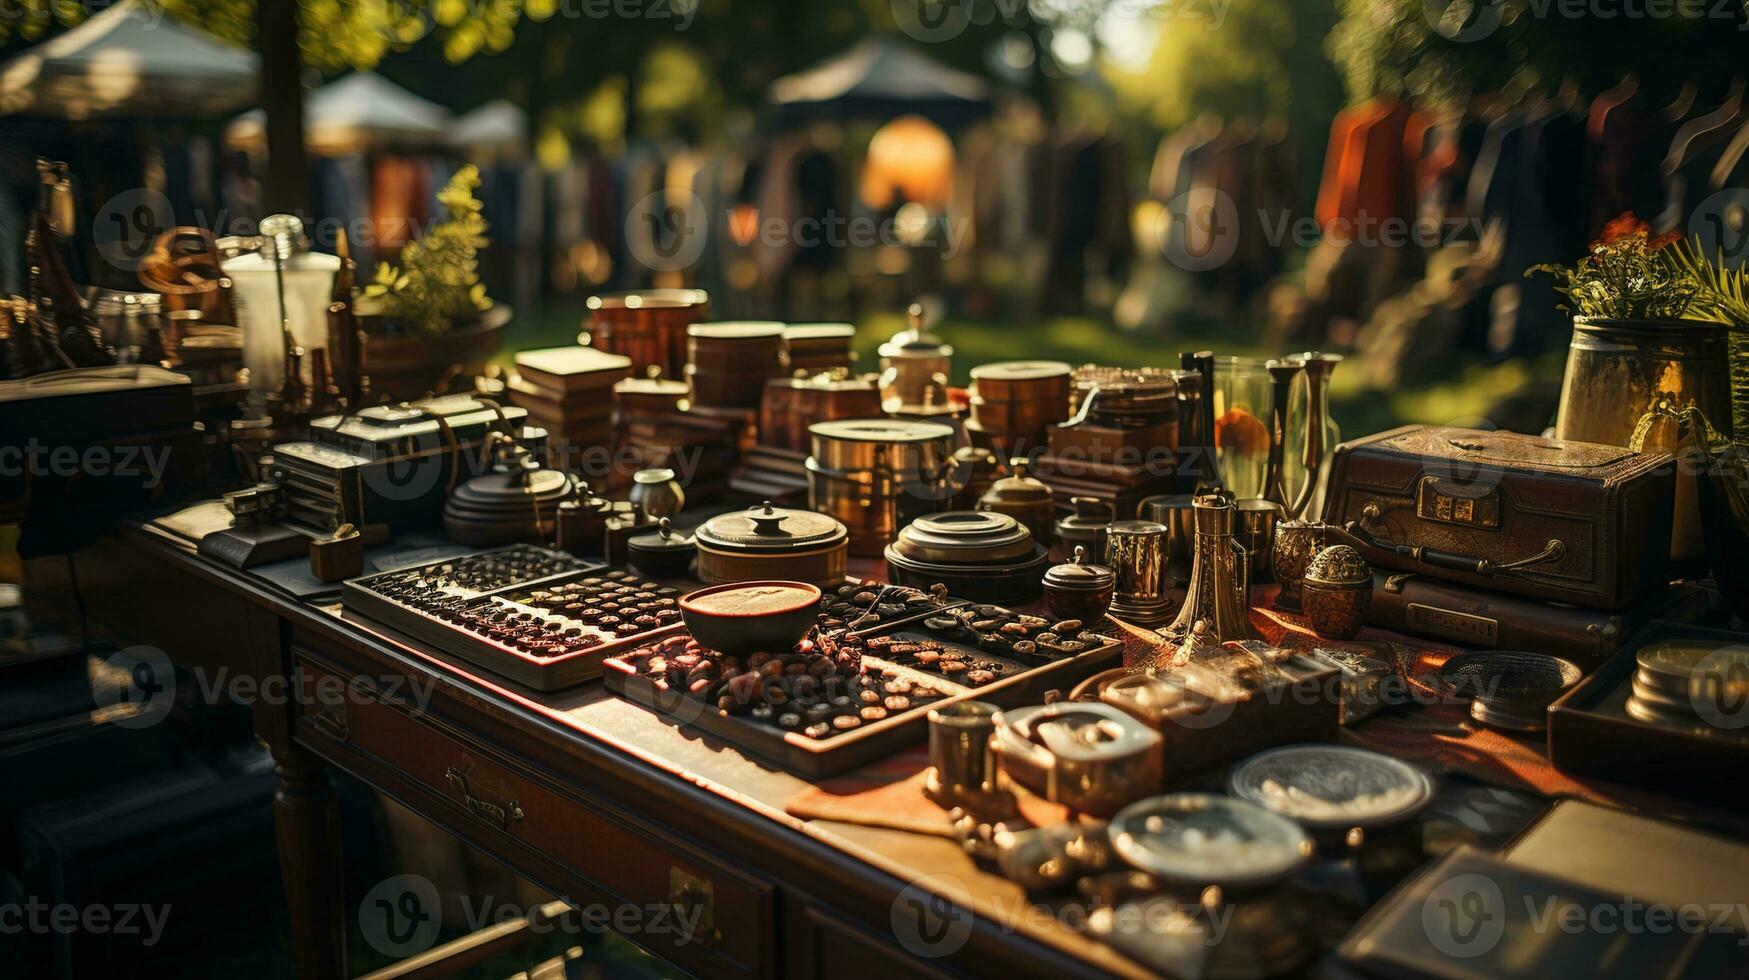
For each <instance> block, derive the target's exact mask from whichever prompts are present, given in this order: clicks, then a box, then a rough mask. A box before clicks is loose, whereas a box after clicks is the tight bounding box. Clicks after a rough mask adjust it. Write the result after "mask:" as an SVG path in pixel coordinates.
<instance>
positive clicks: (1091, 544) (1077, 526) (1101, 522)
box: [1053, 497, 1116, 561]
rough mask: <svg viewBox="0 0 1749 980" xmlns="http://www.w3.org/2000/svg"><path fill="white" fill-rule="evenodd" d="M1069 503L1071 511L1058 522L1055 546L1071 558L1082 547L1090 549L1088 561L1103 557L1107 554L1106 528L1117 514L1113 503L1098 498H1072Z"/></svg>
mask: <svg viewBox="0 0 1749 980" xmlns="http://www.w3.org/2000/svg"><path fill="white" fill-rule="evenodd" d="M1069 506H1070V507H1071V508H1073V511H1072V513H1070V514H1069V516H1067V517H1064V518H1061V519H1059V520H1058V521H1057V523H1056V536H1055V540H1054V542H1053V546H1054V548H1055V549H1056V550H1058V551H1059V552H1061V553H1062V555H1063V556H1064V557H1068V556H1070V555H1073V554H1074V553H1075V548H1076V547H1077V546H1079V547H1082V548H1086V549H1087V557H1088V560H1090V561H1099V560H1101V559H1102V558H1104V557H1105V528H1106V526H1107V525H1109V524H1110V523H1111V522H1112V518H1113V517H1115V516H1116V515H1115V514H1114V513H1113V512H1112V508H1111V505H1110V504H1108V503H1106V502H1105V501H1103V500H1100V499H1099V498H1098V497H1072V498H1070V499H1069Z"/></svg>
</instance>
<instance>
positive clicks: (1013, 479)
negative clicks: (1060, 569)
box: [978, 456, 1057, 547]
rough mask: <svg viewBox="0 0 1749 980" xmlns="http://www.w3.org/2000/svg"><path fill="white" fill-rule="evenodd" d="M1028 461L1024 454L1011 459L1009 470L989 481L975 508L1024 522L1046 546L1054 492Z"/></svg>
mask: <svg viewBox="0 0 1749 980" xmlns="http://www.w3.org/2000/svg"><path fill="white" fill-rule="evenodd" d="M1031 465H1032V463H1031V460H1028V459H1027V458H1026V457H1025V456H1016V457H1014V458H1013V459H1010V460H1009V461H1008V466H1009V470H1010V474H1009V475H1008V476H1006V477H1003V478H1002V479H1000V480H997V481H996V482H995V483H993V484H991V485H990V489H989V490H987V491H985V492H984V496H982V497H980V498H979V499H978V509H979V510H988V511H994V512H996V513H998V514H1007V515H1008V516H1009V517H1012V518H1014V519H1015V520H1017V521H1019V522H1020V523H1021V524H1023V525H1025V526H1026V529H1027V530H1028V531H1031V532H1032V537H1033V540H1035V541H1037V542H1038V543H1039V544H1042V545H1045V546H1046V547H1049V546H1050V543H1051V528H1052V525H1053V524H1055V523H1056V516H1057V506H1056V502H1055V500H1056V495H1055V494H1054V493H1052V492H1051V488H1050V487H1049V486H1048V485H1047V484H1045V483H1044V482H1043V481H1041V480H1039V479H1038V478H1037V477H1035V476H1033V475H1032V473H1031V472H1030V469H1031Z"/></svg>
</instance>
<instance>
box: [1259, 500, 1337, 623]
mask: <svg viewBox="0 0 1749 980" xmlns="http://www.w3.org/2000/svg"><path fill="white" fill-rule="evenodd" d="M1335 532H1336V529H1335V528H1333V527H1331V526H1330V525H1328V524H1320V523H1318V522H1317V521H1282V522H1280V523H1278V524H1277V525H1276V526H1275V543H1274V547H1272V548H1271V549H1270V551H1271V556H1270V563H1269V567H1270V570H1271V571H1273V572H1274V573H1275V581H1276V583H1277V584H1279V585H1280V586H1281V591H1280V592H1279V593H1277V594H1276V596H1275V605H1276V608H1278V609H1298V608H1300V584H1301V580H1302V579H1304V578H1305V575H1306V566H1307V565H1310V564H1311V563H1312V558H1313V557H1315V556H1316V555H1317V554H1318V552H1319V551H1321V550H1323V549H1324V547H1325V546H1327V545H1330V544H1333V543H1335V540H1336V534H1335Z"/></svg>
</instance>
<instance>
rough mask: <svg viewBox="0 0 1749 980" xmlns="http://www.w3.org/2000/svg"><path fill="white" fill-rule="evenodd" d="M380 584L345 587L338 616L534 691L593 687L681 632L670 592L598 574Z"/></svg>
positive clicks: (620, 575) (594, 569) (374, 580)
mask: <svg viewBox="0 0 1749 980" xmlns="http://www.w3.org/2000/svg"><path fill="white" fill-rule="evenodd" d="M578 564H579V565H583V563H578ZM387 574H389V575H400V573H387ZM381 578H383V576H371V577H370V578H365V579H356V580H353V581H350V582H347V583H345V585H344V587H343V592H342V603H343V605H344V606H345V607H346V609H347V611H348V612H353V613H358V614H360V615H363V616H366V617H368V618H370V619H373V620H376V621H377V622H380V623H383V624H384V625H386V626H389V627H391V628H393V629H395V630H398V631H400V632H402V633H405V634H407V635H408V636H411V637H414V638H416V639H419V640H422V641H424V642H425V643H428V644H430V645H431V646H433V647H435V648H437V649H438V650H441V651H443V652H445V653H449V654H453V655H455V656H457V657H460V658H462V659H464V660H466V661H468V662H469V663H472V664H476V665H478V666H480V667H483V668H485V669H487V670H490V671H492V672H493V673H495V674H499V675H501V676H503V677H506V678H509V679H510V680H513V681H516V682H518V683H520V684H524V685H526V686H528V687H532V688H534V689H536V690H541V691H554V690H560V689H562V688H566V687H571V686H574V685H577V684H581V683H583V682H584V681H588V680H593V679H594V678H596V677H599V676H601V664H602V661H604V660H606V659H607V658H608V657H611V656H613V655H615V654H618V653H623V652H626V651H628V650H633V649H636V648H637V647H639V646H642V645H643V644H645V643H647V642H648V641H649V640H650V639H651V638H653V637H658V636H662V635H665V634H668V633H673V632H675V631H677V630H679V629H681V628H682V626H681V623H680V610H679V608H678V607H677V605H676V597H677V596H678V594H679V593H678V590H676V589H674V588H672V587H670V586H666V585H662V584H660V583H657V582H652V581H649V580H647V579H644V578H641V577H639V576H638V575H636V574H633V573H631V572H625V571H608V570H605V569H603V568H601V567H600V566H588V565H583V567H581V568H577V569H573V570H570V571H567V572H564V573H561V574H557V575H546V576H542V577H538V578H535V579H531V580H528V581H521V582H518V581H509V582H502V581H499V582H497V583H496V584H497V585H498V587H497V588H494V589H492V590H490V591H484V592H482V591H476V590H474V589H470V588H466V587H461V586H456V585H454V584H447V585H446V584H426V583H429V582H431V581H432V580H429V579H416V578H409V577H405V576H403V577H400V578H396V579H393V580H391V581H390V582H388V583H381V582H379V581H378V580H379V579H381ZM379 585H380V586H382V588H380V589H379V588H378V586H379Z"/></svg>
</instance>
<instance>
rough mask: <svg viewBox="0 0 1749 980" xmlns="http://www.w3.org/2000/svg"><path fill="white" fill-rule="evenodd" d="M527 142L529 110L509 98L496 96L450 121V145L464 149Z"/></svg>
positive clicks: (516, 145) (518, 145) (509, 147)
mask: <svg viewBox="0 0 1749 980" xmlns="http://www.w3.org/2000/svg"><path fill="white" fill-rule="evenodd" d="M527 144H528V114H527V113H525V112H523V111H522V108H521V107H520V106H517V105H516V104H515V103H513V102H511V101H509V100H508V99H494V100H493V101H491V102H488V103H486V104H485V105H483V106H480V107H479V108H478V109H475V110H473V111H471V112H467V113H464V114H462V115H460V116H457V117H456V118H455V120H454V121H453V122H452V123H450V125H449V145H451V146H454V147H458V148H462V149H479V150H520V149H522V148H524V147H525V146H526V145H527Z"/></svg>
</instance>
